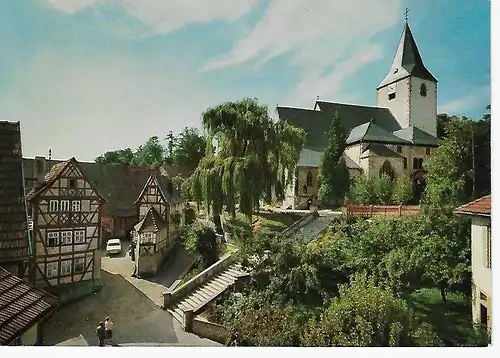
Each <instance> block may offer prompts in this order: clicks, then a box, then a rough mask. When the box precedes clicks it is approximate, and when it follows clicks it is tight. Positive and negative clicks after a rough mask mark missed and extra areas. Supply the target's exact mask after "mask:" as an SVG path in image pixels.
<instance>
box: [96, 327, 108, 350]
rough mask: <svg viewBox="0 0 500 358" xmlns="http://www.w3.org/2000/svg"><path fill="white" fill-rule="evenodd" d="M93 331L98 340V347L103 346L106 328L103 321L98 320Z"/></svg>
mask: <svg viewBox="0 0 500 358" xmlns="http://www.w3.org/2000/svg"><path fill="white" fill-rule="evenodd" d="M95 333H96V334H97V339H98V340H99V347H104V339H105V338H106V330H105V327H104V323H103V322H99V325H98V326H97V328H96V330H95Z"/></svg>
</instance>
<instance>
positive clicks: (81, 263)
mask: <svg viewBox="0 0 500 358" xmlns="http://www.w3.org/2000/svg"><path fill="white" fill-rule="evenodd" d="M84 267H85V257H77V258H75V272H83V269H84Z"/></svg>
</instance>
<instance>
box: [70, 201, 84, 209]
mask: <svg viewBox="0 0 500 358" xmlns="http://www.w3.org/2000/svg"><path fill="white" fill-rule="evenodd" d="M71 210H72V211H81V210H82V202H81V201H80V200H73V202H72V203H71Z"/></svg>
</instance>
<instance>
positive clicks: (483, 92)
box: [438, 86, 491, 115]
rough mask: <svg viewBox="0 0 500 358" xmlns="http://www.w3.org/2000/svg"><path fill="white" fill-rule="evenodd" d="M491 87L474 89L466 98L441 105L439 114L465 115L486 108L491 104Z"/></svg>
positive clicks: (459, 98)
mask: <svg viewBox="0 0 500 358" xmlns="http://www.w3.org/2000/svg"><path fill="white" fill-rule="evenodd" d="M490 92H491V87H490V86H483V87H475V88H472V89H471V90H470V91H469V93H468V94H467V95H465V96H462V97H458V98H456V99H453V100H451V101H448V102H445V103H443V104H440V105H439V106H438V107H439V109H438V112H439V113H447V114H450V115H452V114H455V115H463V114H465V113H468V112H471V111H474V110H476V109H480V108H483V109H484V108H486V106H487V105H488V104H490V103H491V93H490Z"/></svg>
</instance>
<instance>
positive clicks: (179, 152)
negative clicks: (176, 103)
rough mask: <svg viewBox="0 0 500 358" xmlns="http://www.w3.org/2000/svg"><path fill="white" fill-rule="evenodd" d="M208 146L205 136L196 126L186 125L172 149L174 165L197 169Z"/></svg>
mask: <svg viewBox="0 0 500 358" xmlns="http://www.w3.org/2000/svg"><path fill="white" fill-rule="evenodd" d="M206 147H207V142H206V139H205V137H204V136H202V135H200V134H198V131H197V130H196V129H195V128H188V127H185V128H184V130H183V131H182V132H181V133H180V134H179V135H178V136H177V137H176V139H175V147H173V149H172V162H173V165H175V166H183V167H187V168H189V169H191V170H194V169H196V167H197V166H198V163H199V162H200V160H201V158H203V157H204V155H205V150H206Z"/></svg>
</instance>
